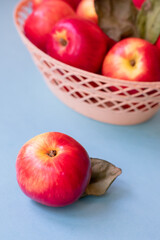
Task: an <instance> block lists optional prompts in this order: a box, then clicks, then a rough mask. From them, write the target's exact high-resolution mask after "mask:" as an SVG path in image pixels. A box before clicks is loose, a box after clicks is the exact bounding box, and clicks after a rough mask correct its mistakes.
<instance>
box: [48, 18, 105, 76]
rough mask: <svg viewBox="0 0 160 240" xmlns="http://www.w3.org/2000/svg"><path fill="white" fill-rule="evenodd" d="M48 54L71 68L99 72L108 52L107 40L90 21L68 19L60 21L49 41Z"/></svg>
mask: <svg viewBox="0 0 160 240" xmlns="http://www.w3.org/2000/svg"><path fill="white" fill-rule="evenodd" d="M46 48H47V53H48V54H49V55H50V56H52V57H54V58H56V59H57V60H60V61H62V62H64V63H66V64H69V65H71V66H74V67H77V68H80V69H83V70H86V71H89V72H97V71H98V70H99V69H100V67H101V64H102V61H103V58H104V56H105V54H106V50H107V38H106V35H105V34H104V33H103V32H102V30H101V29H100V28H99V27H98V26H97V25H96V24H94V23H92V22H91V21H89V20H85V19H80V18H68V19H65V20H61V21H59V22H58V23H57V24H56V25H55V26H54V28H53V30H52V32H51V33H50V35H48V40H47V47H46Z"/></svg>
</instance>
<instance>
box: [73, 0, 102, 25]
mask: <svg viewBox="0 0 160 240" xmlns="http://www.w3.org/2000/svg"><path fill="white" fill-rule="evenodd" d="M76 12H77V15H78V16H80V17H82V18H85V19H89V20H91V21H92V22H94V23H96V24H97V23H98V16H97V13H96V10H95V7H94V0H82V1H81V2H80V3H79V5H78V7H77V10H76Z"/></svg>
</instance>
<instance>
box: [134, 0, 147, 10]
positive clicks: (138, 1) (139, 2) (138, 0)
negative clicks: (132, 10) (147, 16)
mask: <svg viewBox="0 0 160 240" xmlns="http://www.w3.org/2000/svg"><path fill="white" fill-rule="evenodd" d="M132 1H133V3H134V5H135V7H136V8H138V9H141V7H142V4H143V3H144V2H145V0H132Z"/></svg>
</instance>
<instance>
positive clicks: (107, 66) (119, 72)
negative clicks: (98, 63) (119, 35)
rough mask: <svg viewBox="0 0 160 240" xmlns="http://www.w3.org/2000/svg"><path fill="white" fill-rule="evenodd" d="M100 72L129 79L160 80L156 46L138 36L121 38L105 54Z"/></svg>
mask: <svg viewBox="0 0 160 240" xmlns="http://www.w3.org/2000/svg"><path fill="white" fill-rule="evenodd" d="M102 74H103V75H105V76H108V77H112V78H117V79H124V80H129V81H140V82H153V81H155V82H156V81H160V55H159V51H158V48H157V47H156V46H154V45H152V44H151V43H149V42H148V41H146V40H143V39H140V38H126V39H124V40H121V41H120V42H118V43H116V44H115V45H114V46H113V47H112V48H111V49H110V51H109V52H108V54H107V55H106V57H105V59H104V62H103V66H102Z"/></svg>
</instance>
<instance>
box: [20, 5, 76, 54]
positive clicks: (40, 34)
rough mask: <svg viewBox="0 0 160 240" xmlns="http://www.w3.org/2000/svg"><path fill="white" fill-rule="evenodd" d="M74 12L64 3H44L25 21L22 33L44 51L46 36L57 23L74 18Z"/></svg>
mask: <svg viewBox="0 0 160 240" xmlns="http://www.w3.org/2000/svg"><path fill="white" fill-rule="evenodd" d="M74 15H75V12H74V10H73V9H72V8H71V7H70V6H69V5H68V4H67V3H66V2H64V1H46V2H44V3H42V4H40V5H39V6H38V7H37V8H36V9H35V10H34V11H33V12H32V13H31V14H30V15H29V17H28V18H27V19H26V21H25V24H24V33H25V35H26V37H27V38H28V39H29V40H30V41H31V42H32V43H33V44H35V45H36V46H37V47H38V48H40V49H41V50H43V51H45V46H46V38H47V35H48V34H49V33H50V31H51V30H52V28H53V26H54V25H55V23H56V22H57V21H59V20H60V19H62V18H65V17H67V16H74Z"/></svg>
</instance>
